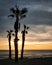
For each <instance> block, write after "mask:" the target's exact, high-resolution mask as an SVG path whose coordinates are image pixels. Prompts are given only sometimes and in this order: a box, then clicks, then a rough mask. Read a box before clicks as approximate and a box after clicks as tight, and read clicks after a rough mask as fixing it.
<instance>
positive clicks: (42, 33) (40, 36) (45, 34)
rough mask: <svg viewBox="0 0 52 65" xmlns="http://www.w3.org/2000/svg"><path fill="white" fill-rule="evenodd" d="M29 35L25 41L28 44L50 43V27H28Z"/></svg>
mask: <svg viewBox="0 0 52 65" xmlns="http://www.w3.org/2000/svg"><path fill="white" fill-rule="evenodd" d="M30 27H31V28H30V31H29V34H28V35H26V40H27V41H29V42H35V41H39V42H44V41H52V26H48V25H47V26H46V25H35V26H33V25H30Z"/></svg>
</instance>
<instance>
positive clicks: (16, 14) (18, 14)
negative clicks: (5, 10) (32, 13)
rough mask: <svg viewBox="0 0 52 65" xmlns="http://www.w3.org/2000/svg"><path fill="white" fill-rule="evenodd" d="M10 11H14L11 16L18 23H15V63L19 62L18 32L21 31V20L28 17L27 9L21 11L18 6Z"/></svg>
mask: <svg viewBox="0 0 52 65" xmlns="http://www.w3.org/2000/svg"><path fill="white" fill-rule="evenodd" d="M10 10H11V11H12V14H11V15H9V16H12V17H15V18H16V21H15V23H14V30H15V39H14V46H15V61H18V31H19V29H20V22H19V20H20V19H22V18H24V17H26V14H25V13H26V12H27V8H23V9H22V10H19V8H18V7H17V6H16V7H15V8H11V9H10Z"/></svg>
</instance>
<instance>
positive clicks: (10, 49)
mask: <svg viewBox="0 0 52 65" xmlns="http://www.w3.org/2000/svg"><path fill="white" fill-rule="evenodd" d="M9 59H11V43H10V39H9Z"/></svg>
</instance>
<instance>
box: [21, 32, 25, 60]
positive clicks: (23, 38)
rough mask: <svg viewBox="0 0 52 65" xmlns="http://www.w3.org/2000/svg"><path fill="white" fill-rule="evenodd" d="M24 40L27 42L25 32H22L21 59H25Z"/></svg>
mask: <svg viewBox="0 0 52 65" xmlns="http://www.w3.org/2000/svg"><path fill="white" fill-rule="evenodd" d="M24 42H25V33H24V31H23V33H22V50H21V59H23V52H24Z"/></svg>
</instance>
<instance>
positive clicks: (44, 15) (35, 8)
mask: <svg viewBox="0 0 52 65" xmlns="http://www.w3.org/2000/svg"><path fill="white" fill-rule="evenodd" d="M15 5H17V6H19V9H22V8H23V7H26V8H27V9H28V12H27V14H26V15H27V17H26V18H24V19H22V20H20V23H21V30H20V31H19V39H20V40H19V49H21V43H22V41H21V36H22V35H21V31H22V30H23V24H26V25H27V26H29V27H30V28H29V30H28V34H26V42H25V49H26V50H52V0H0V50H8V39H7V32H6V31H7V30H10V29H12V30H13V26H14V23H15V18H8V15H9V14H10V13H11V12H10V8H12V7H15ZM13 41H14V37H13V36H12V41H11V45H12V49H14V42H13Z"/></svg>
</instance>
